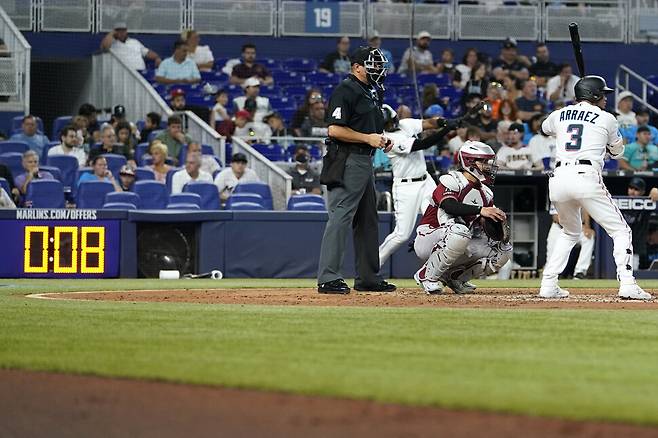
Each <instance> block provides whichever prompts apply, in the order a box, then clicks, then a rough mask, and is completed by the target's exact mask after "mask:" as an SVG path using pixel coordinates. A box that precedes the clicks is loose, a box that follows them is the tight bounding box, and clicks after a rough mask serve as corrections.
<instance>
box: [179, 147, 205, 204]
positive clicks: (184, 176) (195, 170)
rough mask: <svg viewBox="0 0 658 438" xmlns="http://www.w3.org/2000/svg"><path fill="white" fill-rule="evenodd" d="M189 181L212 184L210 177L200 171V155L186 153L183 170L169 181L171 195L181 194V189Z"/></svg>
mask: <svg viewBox="0 0 658 438" xmlns="http://www.w3.org/2000/svg"><path fill="white" fill-rule="evenodd" d="M190 181H201V182H208V183H212V182H213V181H212V175H211V174H209V173H208V172H206V171H204V170H201V154H200V153H198V152H188V153H187V156H186V157H185V168H184V169H181V170H179V171H178V172H176V173H174V176H173V177H172V179H171V193H172V194H173V193H182V192H183V187H185V184H187V183H188V182H190Z"/></svg>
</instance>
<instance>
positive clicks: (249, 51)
mask: <svg viewBox="0 0 658 438" xmlns="http://www.w3.org/2000/svg"><path fill="white" fill-rule="evenodd" d="M249 78H256V79H258V80H259V83H263V84H265V85H272V84H273V83H274V79H272V74H271V73H270V72H269V70H268V69H267V68H266V67H265V66H264V65H262V64H258V63H257V62H256V46H255V45H253V44H245V45H244V46H242V63H240V64H238V65H236V66H235V67H233V70H232V71H231V79H230V81H231V83H232V84H238V85H242V84H243V83H244V81H246V80H247V79H249Z"/></svg>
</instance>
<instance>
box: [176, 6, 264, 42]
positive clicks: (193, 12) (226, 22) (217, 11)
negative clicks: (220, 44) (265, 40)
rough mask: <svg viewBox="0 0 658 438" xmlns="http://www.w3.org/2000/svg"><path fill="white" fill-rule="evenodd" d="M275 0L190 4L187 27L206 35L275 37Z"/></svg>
mask: <svg viewBox="0 0 658 438" xmlns="http://www.w3.org/2000/svg"><path fill="white" fill-rule="evenodd" d="M276 7H277V2H276V1H274V0H192V1H191V4H190V9H189V17H190V18H189V27H191V28H193V29H195V30H197V31H199V32H201V33H207V34H222V35H240V34H244V33H245V29H249V34H250V35H274V32H275V27H276V26H275V25H276Z"/></svg>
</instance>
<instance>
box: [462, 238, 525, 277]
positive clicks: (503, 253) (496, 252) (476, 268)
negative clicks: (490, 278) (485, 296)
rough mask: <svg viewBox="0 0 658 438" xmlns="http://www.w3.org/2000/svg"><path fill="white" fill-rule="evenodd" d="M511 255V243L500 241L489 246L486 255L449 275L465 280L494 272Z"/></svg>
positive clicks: (498, 269)
mask: <svg viewBox="0 0 658 438" xmlns="http://www.w3.org/2000/svg"><path fill="white" fill-rule="evenodd" d="M511 257H512V245H510V244H509V243H502V242H501V243H498V244H497V245H495V246H494V247H492V248H491V252H490V253H489V255H488V256H487V257H482V258H480V259H477V260H476V261H474V262H473V263H471V264H470V265H467V266H465V267H464V270H463V271H461V272H459V271H456V272H454V273H453V274H451V275H450V277H451V278H452V279H455V280H459V281H461V282H467V281H469V280H471V279H473V278H480V277H482V276H486V275H491V274H495V273H496V272H498V271H500V268H502V267H503V266H504V265H505V263H507V262H508V261H509V259H510V258H511Z"/></svg>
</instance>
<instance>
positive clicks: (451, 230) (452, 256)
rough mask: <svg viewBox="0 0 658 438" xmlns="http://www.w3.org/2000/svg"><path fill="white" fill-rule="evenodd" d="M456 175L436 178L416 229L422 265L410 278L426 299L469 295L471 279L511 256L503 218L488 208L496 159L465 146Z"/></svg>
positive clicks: (479, 146)
mask: <svg viewBox="0 0 658 438" xmlns="http://www.w3.org/2000/svg"><path fill="white" fill-rule="evenodd" d="M457 159H458V164H459V170H456V171H450V172H448V173H447V174H445V175H443V176H441V178H439V185H438V187H437V188H436V190H434V193H432V200H431V202H430V205H429V207H427V210H426V211H425V215H424V216H423V218H422V219H421V221H420V225H419V226H418V228H417V229H416V239H415V241H414V250H415V252H416V255H417V256H418V257H419V258H421V259H422V260H426V262H425V263H424V264H423V266H422V267H421V268H420V269H419V270H418V272H416V274H415V275H414V278H415V280H416V282H417V283H418V284H419V285H420V286H422V288H423V289H424V290H425V292H427V293H429V294H438V293H441V292H442V290H443V287H444V286H448V287H449V288H450V289H452V291H453V292H455V293H458V294H464V293H471V292H473V291H474V290H475V286H474V285H473V284H471V283H469V280H470V279H472V278H478V277H480V276H482V275H490V274H493V273H495V272H497V271H498V270H499V269H500V268H501V267H502V266H503V265H504V264H505V263H507V261H508V260H509V259H510V256H511V254H512V245H511V244H510V243H509V226H508V225H507V221H506V217H505V213H504V212H503V211H502V210H500V209H498V208H497V207H495V206H494V205H493V192H492V190H491V188H490V187H489V186H492V185H493V182H494V178H495V176H496V170H497V167H496V165H495V161H496V154H495V153H494V151H493V150H492V149H491V147H489V146H488V145H486V144H484V143H481V142H479V141H467V142H466V143H464V144H463V145H462V147H461V148H460V149H459V151H458V153H457Z"/></svg>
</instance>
